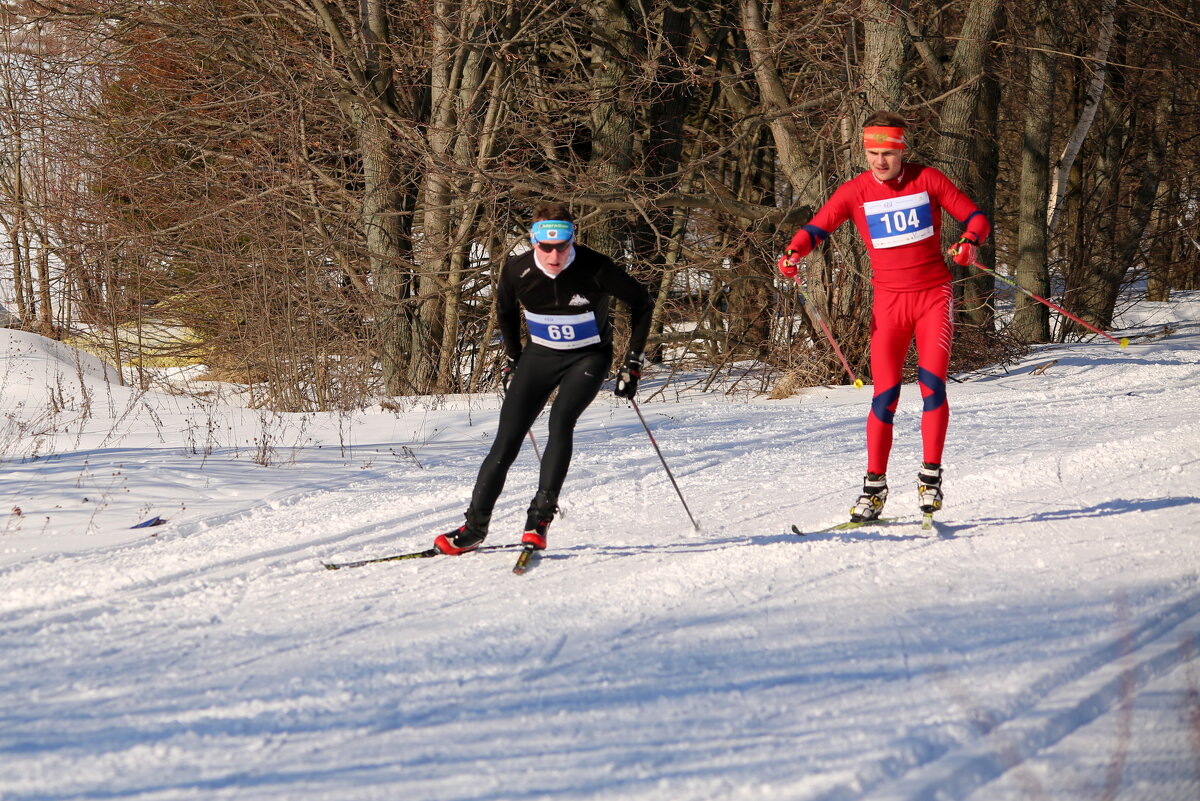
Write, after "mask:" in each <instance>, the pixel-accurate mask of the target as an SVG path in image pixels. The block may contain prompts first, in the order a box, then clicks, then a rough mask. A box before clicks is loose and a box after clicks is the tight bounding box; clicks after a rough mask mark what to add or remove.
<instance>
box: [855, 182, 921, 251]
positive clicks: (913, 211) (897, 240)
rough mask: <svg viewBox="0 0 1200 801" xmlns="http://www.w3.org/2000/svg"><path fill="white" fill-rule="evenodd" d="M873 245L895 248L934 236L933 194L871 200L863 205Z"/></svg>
mask: <svg viewBox="0 0 1200 801" xmlns="http://www.w3.org/2000/svg"><path fill="white" fill-rule="evenodd" d="M863 213H864V214H866V215H867V230H868V231H869V232H870V233H871V244H872V245H874V246H875V247H877V248H894V247H898V246H899V245H907V244H909V243H910V242H920V241H921V240H922V239H928V238H929V237H931V236H933V207H932V206H931V205H930V203H929V193H928V192H920V193H918V194H915V195H903V196H901V197H894V198H888V199H887V200H870V201H867V202H866V203H864V204H863Z"/></svg>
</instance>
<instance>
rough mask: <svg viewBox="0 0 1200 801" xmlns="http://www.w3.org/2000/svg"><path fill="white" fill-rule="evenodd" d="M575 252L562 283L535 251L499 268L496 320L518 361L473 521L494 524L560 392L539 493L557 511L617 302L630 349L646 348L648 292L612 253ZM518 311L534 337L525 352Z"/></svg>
mask: <svg viewBox="0 0 1200 801" xmlns="http://www.w3.org/2000/svg"><path fill="white" fill-rule="evenodd" d="M574 247H575V258H574V260H573V261H572V262H571V263H570V264H569V265H568V266H567V267H566V268H565V269H563V271H562V272H560V273H559V274H558V275H557V276H556V277H554V278H551V277H549V276H548V275H546V274H545V273H544V272H542V270H541V269H540V268H539V267H538V266H537V264H535V263H534V255H533V251H526V252H525V253H522V254H521V255H519V256H513V257H510V258H509V259H507V260H506V262H505V264H504V267H503V268H502V270H501V273H500V282H499V288H498V290H497V296H496V317H497V322H498V324H499V326H500V333H501V334H502V335H503V337H504V349H505V352H506V353H507V355H508V357H509V358H511V359H517V358H519V359H520V361H519V362H518V364H517V367H516V370H515V371H514V373H513V375H512V378H511V381H510V382H509V386H508V391H507V393H506V394H505V397H504V404H503V405H502V406H501V408H500V424H499V428H498V430H497V432H496V440H495V442H493V443H492V448H491V450H490V451H489V452H488V455H487V457H486V458H485V459H484V460H483V465H482V466H481V467H480V468H479V477H478V479H477V480H476V481H475V489H474V492H472V494H471V511H470V512H468V518H470V517H471V516H472V514H473V515H474V516H476V517H477V518H479V519H481V520H487V519H489V518H490V517H491V513H492V508H493V507H494V506H495V504H496V499H497V498H499V497H500V492H501V490H503V489H504V480H505V478H507V476H508V469H509V467H510V466H511V465H512V463H513V461H514V460H515V459H516V458H517V454H518V453H519V452H520V450H521V444H522V442H523V441H524V439H525V436H526V434H528V433H529V429H530V427H531V426H532V425H533V421H534V420H535V419H537V416H538V414H539V413H540V412H541V410H542V407H544V406H545V405H546V401H547V399H548V398H549V397H550V394H551V393H552V392H553V391H554V389H555V388H556V387H557V388H558V396H557V397H556V398H555V399H554V404H553V405H552V406H551V407H550V421H549V426H550V427H549V437H548V439H547V441H546V448H545V451H544V452H543V453H542V466H541V474H540V476H539V478H538V494H537V498H541V499H548V501H546V502H548V503H549V504H550V505H551V508H550V509H546V510H543V511H547V512H552V511H553V504H555V503H556V502H557V499H558V493H559V490H561V489H562V485H563V481H564V480H565V479H566V476H567V468H568V467H569V466H570V463H571V452H572V448H573V440H574V433H575V423H576V421H578V420H579V416H580V415H581V414H583V410H584V409H586V408H587V407H588V405H589V404H590V403H591V402H592V401H593V400H594V399H595V397H596V394H597V393H598V392H599V391H600V387H601V385H602V384H603V383H604V379H605V377H606V376H607V374H608V368H609V365H610V364H611V363H612V348H613V345H612V321H611V320H610V319H609V300H610V297H615V298H617V299H619V300H622V301H624V302H625V303H626V304H628V305H629V310H630V316H631V333H630V338H629V350H630V351H631V352H633V353H641V352H642V351H643V350H645V347H646V338H647V336H648V335H649V332H650V313H651V311H652V306H651V303H650V296H649V294H648V293H647V292H646V290H645V288H644V287H643V286H642V285H641V284H639V283H638V282H637V281H636V280H634V279H633V278H632V277H630V276H629V274H628V273H626V272H625V271H624V270H622V269H621V268H620V267H618V266H617V265H616V264H615V263H614V262H613V260H612V259H610V258H608V257H607V256H604V255H603V254H601V253H598V252H596V251H594V250H592V249H591V248H588V247H585V246H583V245H580V244H578V243H577V244H575V246H574ZM520 307H524V310H525V321H526V327H527V328H528V330H529V334H530V343H529V344H528V345H527V346H525V347H522V344H521V309H520ZM535 503H536V501H535ZM531 508H532V507H531Z"/></svg>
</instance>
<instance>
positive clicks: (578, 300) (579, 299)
mask: <svg viewBox="0 0 1200 801" xmlns="http://www.w3.org/2000/svg"><path fill="white" fill-rule="evenodd" d="M567 305H568V306H588V305H590V302H589V301H588V299H587V298H585V297H584V296H583V295H572V296H571V300H570V301H569V302H568V303H567Z"/></svg>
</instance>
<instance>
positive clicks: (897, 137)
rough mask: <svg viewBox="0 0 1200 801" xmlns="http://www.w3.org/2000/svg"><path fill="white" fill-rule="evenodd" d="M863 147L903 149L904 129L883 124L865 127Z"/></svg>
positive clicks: (870, 148)
mask: <svg viewBox="0 0 1200 801" xmlns="http://www.w3.org/2000/svg"><path fill="white" fill-rule="evenodd" d="M863 147H864V148H866V149H868V150H903V149H904V129H903V128H891V127H886V126H883V125H872V126H869V127H867V128H863Z"/></svg>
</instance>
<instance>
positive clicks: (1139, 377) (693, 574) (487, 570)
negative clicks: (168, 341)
mask: <svg viewBox="0 0 1200 801" xmlns="http://www.w3.org/2000/svg"><path fill="white" fill-rule="evenodd" d="M1168 310H1169V311H1168ZM1168 313H1169V314H1171V315H1172V317H1171V319H1169V320H1164V319H1163V318H1164V315H1165V314H1168ZM1144 314H1145V320H1146V322H1145V326H1144V328H1143V329H1139V330H1150V331H1152V330H1155V328H1156V327H1161V325H1163V324H1165V322H1173V324H1174V327H1175V333H1173V334H1171V335H1170V336H1167V337H1164V338H1161V339H1153V340H1146V341H1139V340H1136V339H1135V340H1134V342H1133V343H1132V344H1131V345H1130V347H1129V348H1128V349H1126V350H1120V349H1117V348H1115V347H1114V346H1111V345H1105V344H1104V343H1087V344H1078V343H1075V344H1070V345H1061V346H1052V347H1047V348H1044V349H1040V350H1039V351H1038V352H1037V353H1035V354H1033V355H1031V356H1030V357H1029V358H1028V359H1026V360H1024V361H1023V362H1022V363H1021V364H1020V365H1016V366H1014V367H1011V368H1010V369H1009V371H1008V373H1007V374H1001V375H990V376H974V377H968V379H967V380H965V381H964V382H963V383H956V384H953V385H952V386H951V387H950V401H951V404H952V413H951V428H950V436H949V440H948V446H947V454H946V468H947V479H946V482H947V508H946V510H944V512H943V513H942V514H941V515H940V516H939V517H940V519H939V528H938V530H937V531H936V532H933V533H930V532H923V531H921V530H920V529H919V526H918V524H917V514H916V509H915V497H916V492H915V483H916V478H915V473H916V469H917V467H918V466H919V464H918V463H919V451H918V448H919V441H920V440H919V433H918V428H917V426H918V420H919V411H918V410H919V400H918V399H919V393H918V391H917V388H916V387H915V386H912V385H908V386H905V388H904V392H903V394H902V396H901V400H900V410H899V412H898V414H897V425H896V442H895V447H894V449H893V461H892V465H891V470H890V471H889V476H890V478H891V482H890V483H891V493H892V494H891V498H890V499H889V501H888V513H889V514H892V515H899V516H901V517H903V518H904V519H903V521H902V522H899V523H896V524H892V525H888V526H878V527H873V528H863V529H857V530H853V531H844V532H829V533H810V534H807V535H805V536H803V537H798V536H796V535H794V534H791V533H790V532H789V527H790V526H791V525H792V524H796V525H797V526H799V527H800V528H801V529H802V530H804V531H809V532H813V531H816V530H818V529H821V528H823V527H825V526H828V525H829V524H831V523H833V522H836V521H838V520H839V519H842V518H843V516H844V514H845V512H844V510H845V508H846V507H848V506H849V504H850V502H851V501H852V500H853V498H854V496H855V494H856V493H857V491H858V487H859V482H860V479H861V471H862V459H863V441H862V437H863V425H864V415H865V413H866V410H867V407H868V405H869V394H868V393H869V389H868V390H859V391H855V390H853V389H852V388H848V387H841V388H816V389H812V390H808V391H806V392H805V393H803V394H802V395H800V396H798V397H797V398H794V399H791V400H789V401H783V402H771V401H765V400H731V399H727V398H724V397H721V396H700V397H684V398H683V399H682V400H681V401H680V402H669V403H666V402H646V403H643V405H642V409H643V412H644V414H645V415H646V419H647V422H648V423H649V425H650V426H651V428H652V429H653V431H654V434H655V437H656V439H657V440H658V441H659V443H660V445H661V447H662V448H663V452H664V455H665V456H666V458H667V459H668V461H669V462H670V464H671V467H672V469H673V470H674V471H675V474H676V477H677V479H678V480H679V484H680V487H681V489H682V490H683V491H684V493H685V494H686V497H687V500H688V504H689V506H690V507H691V508H692V510H693V512H694V513H695V515H696V517H697V519H698V520H699V522H700V524H701V526H702V531H701V532H699V533H697V532H693V531H692V529H691V525H690V522H689V521H688V518H687V515H686V514H685V512H684V510H683V508H682V506H681V505H680V503H679V500H678V498H677V497H676V496H675V494H674V490H673V489H672V487H671V485H670V482H669V480H668V479H667V477H666V475H665V473H664V472H663V470H662V466H661V464H660V463H659V461H658V457H657V455H656V454H655V453H654V451H653V449H652V448H651V447H650V445H649V442H648V441H647V438H646V435H645V432H644V431H643V430H642V428H641V424H640V423H639V421H638V420H637V418H636V416H635V415H633V414H632V412H631V411H630V410H628V409H627V408H624V407H622V406H621V405H619V404H617V403H616V402H614V401H610V400H607V399H602V400H600V401H598V402H597V404H596V405H595V406H593V408H592V409H591V410H589V412H588V413H587V414H585V416H584V417H583V418H582V420H581V422H580V426H579V430H578V436H577V439H576V449H575V458H574V461H573V464H572V471H571V475H570V476H569V477H568V480H567V485H566V487H565V488H564V493H563V498H562V501H563V506H564V510H565V514H564V515H562V516H561V517H560V518H559V519H558V520H557V521H556V522H555V524H554V525H553V526H552V527H551V530H550V544H551V549H550V550H549V551H548V552H547V553H546V554H545V556H544V558H543V559H542V563H541V564H540V565H539V566H538V567H536V568H535V569H534V570H533V571H531V572H530V573H529V574H528V575H527V576H523V577H516V576H513V575H511V572H510V571H511V567H512V564H513V561H514V560H515V557H516V553H515V552H514V551H493V552H486V553H478V554H470V555H467V556H463V557H458V558H450V557H437V558H434V559H428V560H414V561H409V562H395V563H388V564H380V565H371V566H366V567H363V568H356V569H350V570H342V571H336V572H330V571H326V570H324V569H323V568H322V565H321V562H322V561H349V560H354V559H361V558H370V557H374V556H383V555H388V554H392V553H400V552H405V551H414V550H421V549H424V548H426V547H429V544H430V543H431V542H432V538H433V536H434V535H435V534H437V533H439V532H441V531H445V530H447V529H449V528H452V527H454V526H456V525H457V524H458V522H459V521H460V520H461V513H462V510H463V509H464V508H465V505H466V501H467V498H468V495H469V492H470V486H471V483H472V481H473V479H474V474H475V470H476V469H477V468H478V463H479V460H480V459H481V458H482V456H483V453H484V450H485V449H486V447H487V445H488V444H490V439H489V438H488V436H487V433H486V432H489V431H492V430H494V421H495V410H494V404H493V405H491V406H488V405H487V404H481V406H480V407H479V408H476V409H475V410H474V411H471V412H469V414H468V413H464V412H462V411H455V410H442V411H438V410H433V411H412V412H407V413H405V414H403V415H400V417H399V420H397V419H396V418H395V417H392V416H389V417H388V422H387V423H386V429H385V428H384V424H382V423H377V424H376V425H378V426H379V430H370V429H369V428H368V430H365V431H362V432H360V433H359V435H358V438H359V441H361V442H370V443H383V442H388V434H387V432H390V431H394V430H398V429H403V430H407V431H412V432H420V433H419V434H418V435H416V436H414V437H413V438H412V439H411V440H401V441H400V443H401V444H407V445H408V446H409V447H411V448H412V451H413V452H414V453H415V455H416V457H417V458H418V459H420V460H421V463H422V467H421V468H418V467H416V466H415V465H414V464H409V463H406V462H395V461H393V462H391V463H387V464H384V463H378V464H372V465H370V466H369V469H362V468H361V467H360V466H356V465H346V466H342V467H340V468H339V467H338V466H337V465H336V464H334V463H332V462H330V461H328V459H327V457H321V458H322V459H325V461H321V460H318V461H316V462H311V463H310V462H306V461H305V456H304V455H303V454H301V455H300V456H299V458H298V461H297V464H296V465H294V466H293V467H292V468H289V469H287V470H285V469H279V470H275V471H273V472H272V471H271V470H265V469H264V468H260V467H258V466H257V465H253V464H248V463H247V464H243V465H241V466H239V465H237V464H236V463H229V462H223V463H219V464H218V463H217V460H216V459H214V460H213V461H214V464H213V465H211V466H197V464H198V463H197V460H196V459H195V458H191V459H189V458H187V457H186V456H184V455H181V454H180V452H179V451H180V449H179V448H178V447H175V448H174V455H171V456H167V455H162V454H163V449H159V450H157V451H154V450H153V449H149V450H147V454H148V455H147V456H146V457H144V459H143V461H141V462H139V461H138V456H137V450H136V446H135V445H129V446H128V447H129V451H128V452H126V453H123V454H122V455H121V457H120V458H121V459H122V460H123V462H124V463H126V464H127V465H128V466H127V468H126V469H127V470H129V471H131V472H132V473H134V474H144V475H153V476H155V477H156V480H158V481H162V482H167V481H179V482H181V483H180V486H191V485H194V484H195V483H196V482H199V481H201V480H203V481H206V482H209V481H212V482H213V483H212V489H211V490H209V492H210V493H211V494H210V496H208V497H211V498H213V499H221V506H220V508H219V510H218V511H214V512H212V513H207V514H206V513H205V512H204V511H203V510H204V505H205V496H204V495H203V494H202V493H201V494H200V495H199V496H198V497H196V498H195V499H193V500H191V501H189V504H188V513H187V514H186V515H180V516H179V518H180V519H178V520H174V521H173V522H172V523H171V524H169V525H168V526H165V527H162V528H160V529H156V530H152V534H153V536H150V535H148V534H147V533H145V532H129V531H126V530H121V529H118V528H117V527H115V526H110V527H109V528H108V529H106V530H105V529H101V530H99V531H97V532H96V533H95V534H94V535H92V536H93V540H91V541H90V542H89V544H88V545H87V546H79V545H77V544H76V543H77V540H76V539H72V538H66V539H64V540H63V541H64V542H66V543H69V544H68V545H67V546H66V547H61V546H56V545H55V539H54V536H51V535H45V536H44V537H43V539H45V540H46V542H39V541H37V540H35V539H34V538H33V537H30V536H26V535H20V536H21V537H22V539H17V536H18V535H16V534H3V535H0V537H9V538H10V540H15V541H16V543H17V544H16V545H15V546H14V548H13V549H12V552H13V553H20V554H24V556H20V557H18V556H11V555H10V556H8V557H7V558H5V560H4V561H3V562H0V586H2V587H3V592H2V594H0V654H2V655H3V656H0V675H2V676H3V680H2V683H0V700H2V705H0V799H2V800H3V801H17V800H18V799H19V800H20V801H48V800H49V799H68V798H70V799H74V798H89V799H90V798H97V799H100V798H103V799H118V798H119V799H211V798H230V799H306V800H308V799H311V800H313V801H318V800H322V799H338V800H339V801H342V800H348V801H353V800H355V799H389V800H390V799H398V798H399V799H405V801H421V800H422V799H430V800H431V801H432V800H434V799H436V800H437V801H452V800H455V801H456V800H457V799H464V800H466V799H472V800H477V801H491V800H493V799H495V800H499V799H615V800H616V801H627V800H628V801H633V800H635V799H663V798H669V799H682V800H685V801H690V800H692V799H696V800H697V801H698V800H699V799H764V798H769V799H814V800H816V799H820V800H822V801H842V800H843V799H845V800H847V801H849V800H850V799H872V800H873V801H879V800H882V799H889V800H894V801H908V800H909V799H935V798H936V799H970V801H984V800H986V801H1017V800H1018V799H1022V800H1023V799H1055V800H1057V799H1068V798H1070V799H1075V798H1089V799H1090V798H1096V799H1099V798H1103V799H1121V800H1126V799H1142V798H1153V799H1174V798H1180V799H1184V798H1186V799H1194V798H1197V797H1200V660H1198V659H1197V653H1200V582H1198V581H1197V575H1198V574H1200V571H1198V567H1200V549H1197V548H1196V545H1195V537H1196V531H1197V529H1198V527H1197V526H1196V525H1195V524H1194V522H1192V519H1193V518H1194V517H1195V512H1196V511H1197V509H1198V506H1197V504H1200V480H1198V479H1197V476H1198V475H1200V415H1198V414H1197V412H1198V411H1200V393H1198V392H1197V389H1198V388H1200V348H1198V347H1197V346H1198V345H1200V324H1198V322H1197V320H1198V319H1200V298H1195V299H1193V300H1189V301H1188V302H1186V303H1182V304H1172V305H1171V306H1170V307H1153V306H1152V307H1149V309H1148V310H1147V311H1145V312H1144ZM1137 322H1139V321H1138V320H1137V319H1134V320H1131V321H1130V322H1129V324H1130V325H1134V324H1135V323H1137ZM39 352H40V351H39ZM1051 358H1057V359H1058V360H1059V361H1058V363H1057V364H1056V365H1054V366H1053V367H1051V368H1049V369H1048V370H1047V371H1046V373H1045V374H1043V375H1037V376H1034V375H1030V374H1029V370H1030V369H1031V368H1032V367H1033V366H1035V365H1038V364H1041V363H1044V362H1045V361H1047V360H1048V359H1051ZM117 405H118V406H119V405H120V404H117ZM210 414H211V413H210ZM167 425H170V423H169V421H168V423H167ZM339 425H340V424H339ZM360 425H361V426H364V427H369V426H370V425H371V423H370V422H369V421H364V422H362V423H360ZM181 428H182V427H181ZM131 432H132V430H131ZM431 432H432V435H431ZM480 432H484V433H483V434H482V437H481V435H480ZM535 434H536V435H537V436H538V441H539V444H540V443H542V442H544V438H545V431H544V423H542V424H540V426H539V427H537V428H535ZM95 436H103V434H100V435H95ZM160 436H161V435H160ZM339 436H340V434H339ZM128 437H129V438H130V439H131V441H136V440H137V435H136V432H132V433H129V434H128ZM76 440H77V441H78V442H79V443H80V445H79V446H76V447H84V448H87V447H93V443H91V442H90V441H89V440H88V438H87V437H86V436H79V437H77V438H76ZM168 447H170V444H169V443H168ZM360 447H361V446H360ZM151 453H153V454H155V455H153V456H151V455H149V454H151ZM90 454H91V455H90V456H89V457H88V458H89V459H91V460H93V461H95V460H97V459H98V458H99V454H98V452H97V451H91V452H90ZM57 458H59V459H60V461H59V462H58V465H59V467H58V469H59V470H60V471H62V472H63V473H64V475H68V476H69V475H70V474H71V473H72V471H77V470H79V464H78V462H77V461H73V459H74V458H75V457H73V456H71V454H70V452H69V449H68V448H65V447H64V448H63V451H62V452H61V453H60V454H59V456H58V457H57ZM155 460H157V461H155ZM40 467H41V466H40V465H38V464H37V463H29V464H18V463H14V462H11V461H10V462H7V463H4V464H2V465H0V471H3V475H4V480H5V481H6V482H14V486H20V487H22V488H23V491H28V488H30V487H38V486H46V487H50V486H58V487H61V486H66V484H69V483H70V479H69V478H67V479H64V480H63V481H60V483H59V484H51V483H49V482H50V481H52V480H55V479H53V477H51V478H47V477H46V476H45V475H43V474H38V473H37V472H36V471H37V470H38V469H39V468H40ZM289 470H290V473H289ZM239 471H241V472H239ZM164 476H167V477H169V478H163V477H164ZM243 476H244V478H243ZM297 476H298V477H299V479H300V480H299V481H298V482H296V477H297ZM536 476H537V465H536V461H535V459H534V457H533V455H532V453H530V452H529V449H526V451H525V452H523V453H522V456H521V457H520V459H518V461H517V463H516V465H515V466H514V468H513V470H512V472H511V474H510V477H509V480H508V484H507V488H506V492H505V494H504V495H503V496H502V498H501V502H500V504H499V506H498V507H497V510H496V515H495V518H494V521H493V529H492V531H493V533H492V536H491V537H490V539H489V542H495V543H497V544H500V543H506V542H515V541H516V540H517V539H518V533H519V525H520V523H521V522H522V521H523V517H524V508H525V506H526V505H527V503H528V498H529V495H530V494H531V493H532V490H533V488H534V487H535V485H536ZM213 477H215V481H214V480H213ZM272 477H274V478H272ZM243 480H244V481H245V482H247V484H246V485H242V486H248V483H249V482H255V483H256V485H261V487H262V489H261V490H255V492H257V495H254V494H253V493H251V494H250V495H248V496H246V497H244V498H243V500H242V501H240V502H239V501H237V500H231V498H233V499H236V497H237V496H236V493H234V492H233V491H234V490H235V489H237V488H238V486H239V482H240V481H243ZM64 481H65V483H63V482H64ZM272 481H273V482H274V483H272ZM293 482H296V483H298V484H299V486H295V485H293ZM167 488H169V487H168V486H167V485H166V484H165V483H164V484H163V485H159V486H155V487H154V489H155V490H156V491H157V492H160V493H161V492H163V491H164V489H167ZM59 491H60V492H61V493H62V496H61V497H51V498H49V499H40V500H37V501H36V503H38V504H40V506H39V508H41V507H46V508H50V507H51V506H52V505H53V503H52V502H57V503H59V505H61V506H63V507H66V506H67V497H68V492H67V490H59ZM22 503H25V504H26V505H27V506H29V507H30V508H32V507H33V506H34V504H35V501H30V500H23V501H22ZM115 508H119V507H115ZM126 508H127V510H128V512H129V514H130V515H132V514H134V511H133V509H134V504H133V503H131V504H130V505H129V506H128V507H126ZM109 514H111V512H109ZM2 542H3V540H0V543H2Z"/></svg>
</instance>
